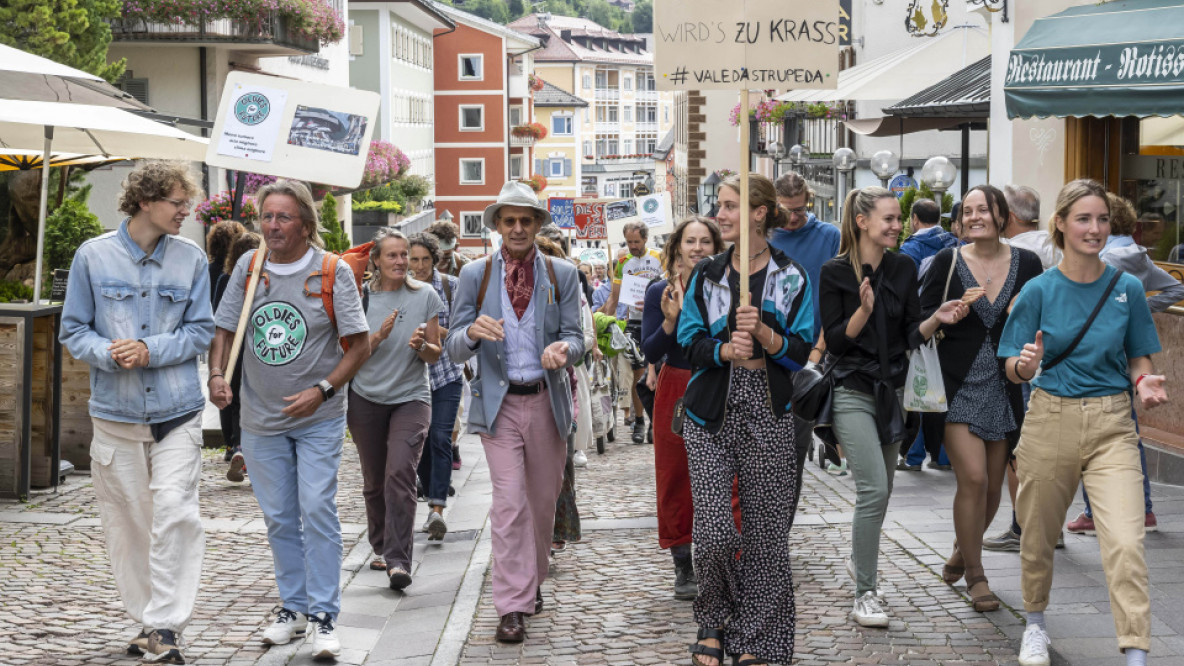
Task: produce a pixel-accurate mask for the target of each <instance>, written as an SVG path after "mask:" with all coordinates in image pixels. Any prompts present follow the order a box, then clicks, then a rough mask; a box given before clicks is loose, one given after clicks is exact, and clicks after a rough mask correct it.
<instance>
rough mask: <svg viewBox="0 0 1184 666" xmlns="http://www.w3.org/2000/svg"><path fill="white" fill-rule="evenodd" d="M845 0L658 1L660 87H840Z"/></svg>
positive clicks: (656, 45) (656, 52) (656, 71)
mask: <svg viewBox="0 0 1184 666" xmlns="http://www.w3.org/2000/svg"><path fill="white" fill-rule="evenodd" d="M841 33H842V30H841V26H840V23H839V0H811V1H810V2H785V0H655V2H654V79H655V81H656V83H657V87H658V89H659V90H761V89H769V88H777V89H783V90H784V89H795V88H831V89H833V88H835V87H837V86H838V70H839V58H838V54H839V43H840V40H841Z"/></svg>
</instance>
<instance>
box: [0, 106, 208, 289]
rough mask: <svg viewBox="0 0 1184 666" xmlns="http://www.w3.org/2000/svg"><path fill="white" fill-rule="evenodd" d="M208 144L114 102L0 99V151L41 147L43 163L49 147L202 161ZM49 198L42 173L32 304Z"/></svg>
mask: <svg viewBox="0 0 1184 666" xmlns="http://www.w3.org/2000/svg"><path fill="white" fill-rule="evenodd" d="M207 143H208V140H207V139H203V138H201V137H199V136H195V135H193V134H189V133H187V132H183V131H181V130H179V129H176V128H175V127H171V126H169V125H164V124H162V123H158V122H156V121H153V120H148V119H147V118H142V117H140V116H137V115H136V114H134V113H129V112H128V111H124V110H123V109H117V108H114V107H109V106H91V105H89V104H69V103H61V102H33V101H25V100H8V99H2V98H0V152H3V151H4V150H37V149H40V150H41V153H42V160H43V162H42V163H43V164H48V163H51V159H52V158H51V151H52V150H57V151H59V152H63V153H75V154H79V155H101V156H103V157H107V158H116V157H123V158H154V159H172V160H185V161H193V162H201V161H204V160H205V155H206V144H207ZM48 199H49V178H48V177H45V176H43V177H42V178H41V203H40V208H39V212H38V218H37V268H36V272H35V274H34V278H33V279H34V284H33V302H34V303H37V302H39V301H40V300H41V271H42V268H43V266H42V254H43V253H44V251H45V216H46V209H47V202H48Z"/></svg>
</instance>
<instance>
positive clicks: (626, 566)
mask: <svg viewBox="0 0 1184 666" xmlns="http://www.w3.org/2000/svg"><path fill="white" fill-rule="evenodd" d="M620 432H621V433H622V435H626V434H627V433H626V432H625V429H624V428H623V427H621V428H620ZM625 439H626V437H619V438H618V443H610V444H609V445H608V449H607V451H606V453H605V455H603V456H598V455H596V454H595V452H592V453H590V454H589V458H590V461H589V465H588V467H587V468H586V469H585V470H582V471H580V472H579V480H578V485H579V491H578V492H579V495H578V498H579V503H580V509H581V513H582V517H583V527H584V540H583V541H582V542H580V543H575V544H571V545H570V546H569V547H568V549H567V551H566V552H564V553H562V554H560V555H558V556H557V557H556V558H555V560H554V563H553V565H552V576H551V578H550V579H549V581H548V582H547V583H546V584H545V585H544V594H545V596H546V599H547V604H548V607H547V609H546V610H545V611H544V612H543V613H542V614H541V615H540V616H538V617H537V618H533V619H531V620H530V622H529V624H528V638H527V641H526V642H525V643H523V644H521V645H510V646H507V645H500V644H497V643H495V642H494V641H493V638H492V637H493V632H494V628H495V626H496V623H497V617H496V615H495V613H494V611H493V609H492V603H491V599H490V591H489V580H488V567H489V564H490V541H489V530H488V524H487V522H486V519H487V515H488V506H489V497H490V495H489V493H490V486H489V476H488V469H487V468H486V466H485V462H484V458H483V456H482V452H481V447H480V443H479V441H478V440H477V439H476V438H475V437H466V438H464V439H463V440H462V452H463V458H464V461H465V464H464V467H463V469H462V470H461V472H460V473H458V474H457V475H456V478H455V481H454V485H456V486H457V490H458V494H457V497H456V498H455V501H454V502H453V503H452V505H451V506H450V507H449V508H448V512H447V517H448V522H449V527H450V534H449V537H448V539H447V540H446V541H445V542H444V543H442V544H431V545H429V544H427V543H426V542H425V541H424V539H423V536H422V535H420V536H418V537H417V543H416V548H415V555H414V557H415V568H414V570H413V575H414V576H415V582H414V583H413V584H412V586H411V587H409V588H408V589H407V590H406V591H405V593H403V594H397V593H394V592H391V591H390V590H389V589H387V587H386V579H385V575H383V573H382V572H372V571H369V570H368V569H367V568H366V564H367V562H368V561H369V557H370V551H369V547H368V544H367V542H366V540H365V538H364V536H365V535H364V523H365V518H364V509H363V506H362V499H361V491H360V487H361V480H360V473H359V470H358V463H357V454H356V452H355V450H354V449H353V447H352V445H351V444H348V443H347V445H346V450H345V453H344V455H343V457H342V466H341V473H340V493H339V498H338V504H339V507H340V511H341V518H342V521H343V533H344V541H345V548H346V557H345V561H344V563H343V572H342V584H343V586H344V592H343V612H342V614H341V617H340V618H339V622H338V626H339V628H340V633H341V638H342V642H343V644H344V646H345V648H346V650H345V652H344V654H343V655H342V659H341V663H346V664H375V665H394V664H399V665H400V666H417V665H431V666H452V665H453V664H457V663H462V664H489V663H499V664H500V663H505V664H513V663H523V664H532V663H548V664H569V663H589V664H595V663H613V664H665V663H673V664H686V663H688V662H689V659H688V656H687V653H686V652H685V644H686V643H688V642H690V641H691V640H692V639H693V636H694V631H695V627H694V622H693V618H692V614H691V605H690V603H688V602H676V601H674V600H673V599H672V598H671V597H670V586H671V584H672V578H673V576H672V575H671V574H672V572H671V566H670V560H669V555H668V554H667V553H665V552H663V551H660V550H659V549H658V548H657V539H656V535H655V533H654V526H655V525H656V520H655V518H654V508H653V497H654V475H653V464H652V455H653V454H652V448H651V447H650V446H633V445H632V444H629V443H627V442H625V441H624V440H625ZM807 470H808V471H807V476H806V480H805V490H804V497H803V500H802V503H801V507H800V513H799V516H798V517H797V520H796V523H795V529H794V532H793V533H792V535H791V548H792V552H793V557H794V576H795V590H796V595H797V621H798V623H797V658H796V659H795V663H798V664H802V665H803V666H806V665H815V664H824V663H857V664H865V663H892V664H915V665H918V666H920V665H928V664H962V663H981V664H1014V663H1015V651H1016V649H1017V648H1018V642H1019V635H1020V633H1021V632H1022V629H1023V624H1022V621H1021V620H1020V619H1019V617H1020V616H1019V615H1018V612H1017V609H1021V608H1022V603H1021V601H1020V598H1019V592H1018V589H1019V568H1018V556H1017V555H1016V554H1013V553H990V554H988V555H987V556H986V566H987V573H988V576H989V577H990V579H991V583H992V588H993V589H994V590H995V591H996V592H997V593H998V594H999V596H1000V597H1001V598H1002V600H1003V602H1004V603H1005V605H1006V606H1005V608H1004V609H1003V610H1000V611H998V612H994V613H987V614H979V613H975V612H974V611H973V610H972V609H971V608H970V607H969V605H968V602H967V599H966V598H965V596H964V594H963V593H964V589H963V586H962V585H961V584H959V585H958V586H956V587H950V586H947V585H944V584H943V583H942V582H941V580H940V578H939V571H940V568H941V564H942V561H943V559H944V557H945V556H946V555H948V549H949V547H950V544H951V543H952V542H953V530H952V524H951V520H950V502H951V498H952V495H953V490H954V480H953V475H952V474H950V473H944V472H935V471H932V470H928V469H927V470H925V471H924V472H916V473H908V472H898V473H897V475H896V488H895V490H894V493H893V497H892V503H891V506H890V508H889V513H888V520H887V522H886V524H885V527H884V536H885V538H884V540H883V541H882V552H881V560H880V573H881V577H880V586H881V589H882V591H883V593H884V596H885V599H886V601H887V604H888V607H889V615H890V618H891V620H892V622H891V625H890V627H889V628H888V629H887V630H877V629H862V628H860V627H858V626H857V625H855V624H854V623H852V622H851V621H849V620H848V619H847V613H848V611H849V610H850V603H851V598H852V595H853V588H852V584H851V583H850V581H849V580H848V578H847V575H846V573H845V571H844V566H843V560H844V558H845V557H846V555H847V553H848V551H849V525H850V521H851V511H852V507H853V502H854V485H853V482H852V480H851V477H850V476H846V477H832V476H828V475H826V474H824V473H821V471H820V470H819V469H818V468H817V467H816V466H815V465H814V464H813V463H809V464H808V465H807ZM224 471H225V464H224V463H222V462H221V455H220V452H214V451H207V453H206V457H205V463H204V470H203V478H202V491H201V492H202V515H203V521H204V523H205V525H206V529H207V553H206V560H205V567H204V572H203V579H202V588H201V592H200V601H199V606H198V610H197V615H196V617H195V619H194V621H193V623H192V624H191V626H190V627H189V629H188V630H187V631H186V634H185V637H186V640H187V655H188V656H189V658H190V663H195V664H201V665H205V664H210V665H240V664H241V665H244V666H245V665H247V664H261V665H267V664H286V663H294V664H307V663H311V659H310V653H309V649H308V647H307V646H306V645H304V644H301V643H293V644H291V645H288V646H280V647H274V648H271V649H270V650H268V649H265V647H264V646H263V645H262V644H261V643H260V642H259V636H260V634H261V632H262V630H263V628H265V627H266V626H267V625H268V623H269V622H270V619H271V617H270V611H271V609H272V607H273V605H274V604H275V603H276V592H275V585H274V580H273V578H272V571H271V554H270V551H269V550H268V547H267V541H266V534H265V530H264V527H263V524H262V519H261V517H260V514H259V510H258V506H257V505H256V504H255V500H254V497H253V495H252V494H251V492H250V488H249V486H248V485H246V484H241V485H240V484H231V483H229V482H227V481H225V479H224V478H223V477H222V474H223V473H224ZM1153 493H1154V498H1155V501H1156V512H1157V514H1158V516H1159V521H1160V526H1161V527H1160V532H1159V533H1157V534H1150V535H1148V537H1147V559H1148V562H1149V565H1150V567H1151V583H1152V588H1153V589H1152V599H1153V612H1154V618H1153V623H1152V624H1153V631H1154V639H1153V646H1152V659H1151V663H1153V664H1181V663H1184V614H1181V613H1179V610H1181V609H1182V608H1184V602H1181V601H1179V599H1181V598H1184V596H1182V597H1176V596H1175V595H1177V594H1182V593H1184V566H1181V562H1182V561H1184V536H1182V533H1184V506H1182V505H1181V503H1182V502H1184V489H1180V488H1173V487H1168V486H1158V485H1156V486H1154V487H1153ZM1078 510H1079V507H1078V506H1074V508H1073V509H1072V512H1071V516H1072V515H1076V511H1078ZM425 511H426V508H425V507H422V506H421V507H420V508H419V516H418V518H417V522H422V520H423V519H424V517H425ZM1008 511H1009V509H1008V508H1007V506H1006V499H1005V506H1004V507H1003V508H1002V509H1001V510H1000V517H999V518H998V519H997V520H996V523H995V525H994V526H993V527H992V529H991V530H990V533H992V534H994V533H995V532H996V531H997V530H998V529H1002V527H1003V526H1004V523H1005V520H1006V517H1007V516H1006V514H1007V512H1008ZM0 592H2V593H3V594H4V597H5V599H6V612H4V613H0V663H3V664H120V665H131V664H135V663H139V662H138V660H135V659H132V658H128V657H125V656H124V655H122V654H121V653H122V647H123V644H124V641H125V640H126V639H127V638H128V637H129V636H130V635H132V634H134V633H135V628H134V627H133V626H132V623H131V622H130V621H129V620H128V619H127V618H126V617H125V616H124V614H123V612H122V609H121V606H120V603H119V600H118V595H117V594H116V592H115V589H114V584H113V581H112V579H111V575H110V569H109V567H108V564H107V561H106V554H105V551H104V543H103V535H102V532H101V530H100V529H99V520H98V517H97V514H96V510H95V506H94V498H93V489H92V487H91V485H90V480H89V477H87V476H86V475H85V474H83V475H78V476H74V477H71V478H70V479H69V480H68V482H67V483H66V485H65V486H63V487H62V488H61V489H60V490H59V491H58V492H56V493H53V492H40V493H36V494H35V495H34V497H33V498H32V500H31V501H30V502H29V503H28V504H25V505H21V504H16V503H7V502H6V503H0ZM1048 622H1049V628H1050V631H1051V633H1052V635H1053V648H1054V663H1056V664H1073V665H1074V666H1077V665H1087V666H1088V665H1092V664H1120V663H1122V661H1121V657H1120V656H1119V654H1118V653H1117V651H1116V649H1115V642H1114V628H1113V623H1112V621H1111V618H1110V615H1109V609H1108V602H1107V596H1106V587H1105V579H1104V576H1103V575H1102V573H1101V568H1100V559H1099V556H1098V550H1097V544H1096V543H1094V538H1093V537H1081V536H1076V535H1067V548H1066V549H1065V550H1063V551H1058V554H1057V561H1056V579H1055V582H1054V590H1053V605H1052V606H1050V608H1049V611H1048Z"/></svg>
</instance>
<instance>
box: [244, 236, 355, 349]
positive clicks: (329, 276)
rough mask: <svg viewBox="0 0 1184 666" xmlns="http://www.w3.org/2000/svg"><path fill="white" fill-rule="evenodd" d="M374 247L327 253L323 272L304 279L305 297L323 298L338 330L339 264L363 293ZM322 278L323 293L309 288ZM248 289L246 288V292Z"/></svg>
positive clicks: (253, 258)
mask: <svg viewBox="0 0 1184 666" xmlns="http://www.w3.org/2000/svg"><path fill="white" fill-rule="evenodd" d="M373 247H374V241H370V242H369V243H363V244H361V245H358V246H357V247H351V248H350V249H348V250H346V251H345V252H342V253H341V254H340V255H336V254H334V253H332V252H325V255H324V256H323V257H322V258H321V270H319V271H313V272H312V273H310V274H309V276H308V277H307V278H305V279H304V295H305V296H310V297H316V296H320V297H321V305H322V306H324V308H325V314H326V315H328V316H329V322H330V323H331V324H333V328H334V329H336V328H337V312H336V310H335V309H334V307H333V285H334V283H335V282H336V281H337V262H338V261H344V262H345V263H346V265H348V266H349V267H350V270H352V271H353V274H354V287H356V288H357V290H358V293H359V294H360V293H362V276H363V275H364V274H365V272H366V267H367V266H369V265H370V250H371V248H373ZM262 254H263V255H264V259H263V260H264V261H266V260H267V257H266V255H267V254H268V253H267V252H263V253H262ZM259 256H260V252H259V251H258V250H256V251H255V254H253V255H252V256H251V263H250V264H249V265H248V266H247V275H250V274H251V273H254V272H255V262H257V261H259ZM318 277H319V278H321V291H320V292H314V291H312V290H311V289H309V288H308V281H309V280H311V279H313V278H318ZM245 289H246V287H245V286H244V291H245ZM338 340H339V341H340V342H341V349H342V351H349V343H348V342H346V340H345V338H338Z"/></svg>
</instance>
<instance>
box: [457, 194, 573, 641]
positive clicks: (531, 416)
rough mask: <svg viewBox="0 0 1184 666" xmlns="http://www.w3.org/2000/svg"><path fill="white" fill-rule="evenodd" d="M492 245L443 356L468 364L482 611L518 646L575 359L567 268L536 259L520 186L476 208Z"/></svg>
mask: <svg viewBox="0 0 1184 666" xmlns="http://www.w3.org/2000/svg"><path fill="white" fill-rule="evenodd" d="M484 221H485V226H486V227H488V228H490V229H492V230H494V231H497V232H498V233H499V234H501V237H502V247H501V249H500V250H498V251H497V252H495V253H493V254H491V255H490V256H488V257H485V258H483V259H481V260H479V261H474V262H472V263H470V264H468V265H467V266H465V267H464V268H463V269H461V272H460V284H459V285H458V288H457V293H456V295H455V297H454V300H453V305H452V327H451V328H450V329H449V331H448V339H447V340H446V342H445V349H447V351H448V355H449V356H451V357H452V359H453V360H455V361H457V362H462V363H463V362H464V361H467V360H468V359H469V358H471V357H473V356H474V355H476V356H477V360H478V370H477V375H476V376H475V377H474V378H473V380H472V381H471V382H470V392H471V394H472V401H471V404H470V407H469V432H474V433H478V434H480V435H481V443H482V444H483V445H484V447H485V457H486V460H487V461H488V463H489V474H490V477H491V478H492V480H493V504H492V506H491V508H490V511H489V522H490V525H491V526H492V532H493V560H494V562H493V605H494V607H495V608H496V609H497V613H498V615H499V616H500V618H501V621H500V622H499V623H498V627H497V640H499V641H505V642H520V641H522V640H523V638H524V637H525V631H526V624H525V622H526V620H525V618H526V616H527V615H532V614H535V613H538V612H541V611H542V608H543V598H542V591H541V587H540V586H541V585H542V582H543V579H545V578H546V577H547V564H548V561H547V560H548V556H549V554H550V552H549V551H550V547H551V530H552V528H553V527H554V522H555V501H556V500H557V499H558V497H559V489H560V486H561V484H562V483H563V464H564V461H565V459H566V455H567V436H568V434H569V433H570V432H571V429H572V389H571V383H570V382H571V380H570V374H569V368H570V367H571V365H572V364H573V363H574V362H575V361H576V360H578V359H579V358H580V357H581V356H583V354H584V342H583V333H582V332H581V330H580V311H579V307H580V295H579V290H580V283H579V280H578V279H577V277H576V268H575V266H572V265H571V264H570V263H568V262H565V261H552V260H551V259H550V258H547V257H544V256H543V255H542V254H541V253H539V252H538V251H537V250H536V248H535V244H534V239H535V234H537V233H538V231H539V229H541V228H542V226H543V225H544V224H546V223H548V222H550V221H551V215H550V213H548V212H547V209H546V207H544V206H543V205H542V204H540V203H539V200H538V197H537V196H535V193H534V191H533V190H531V189H530V187H529V186H527V185H525V184H524V183H520V182H516V181H511V182H508V183H506V184H505V185H504V186H503V187H502V191H501V193H500V194H499V195H498V199H497V203H495V204H493V205H492V206H489V207H488V208H486V209H485V220H484Z"/></svg>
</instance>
